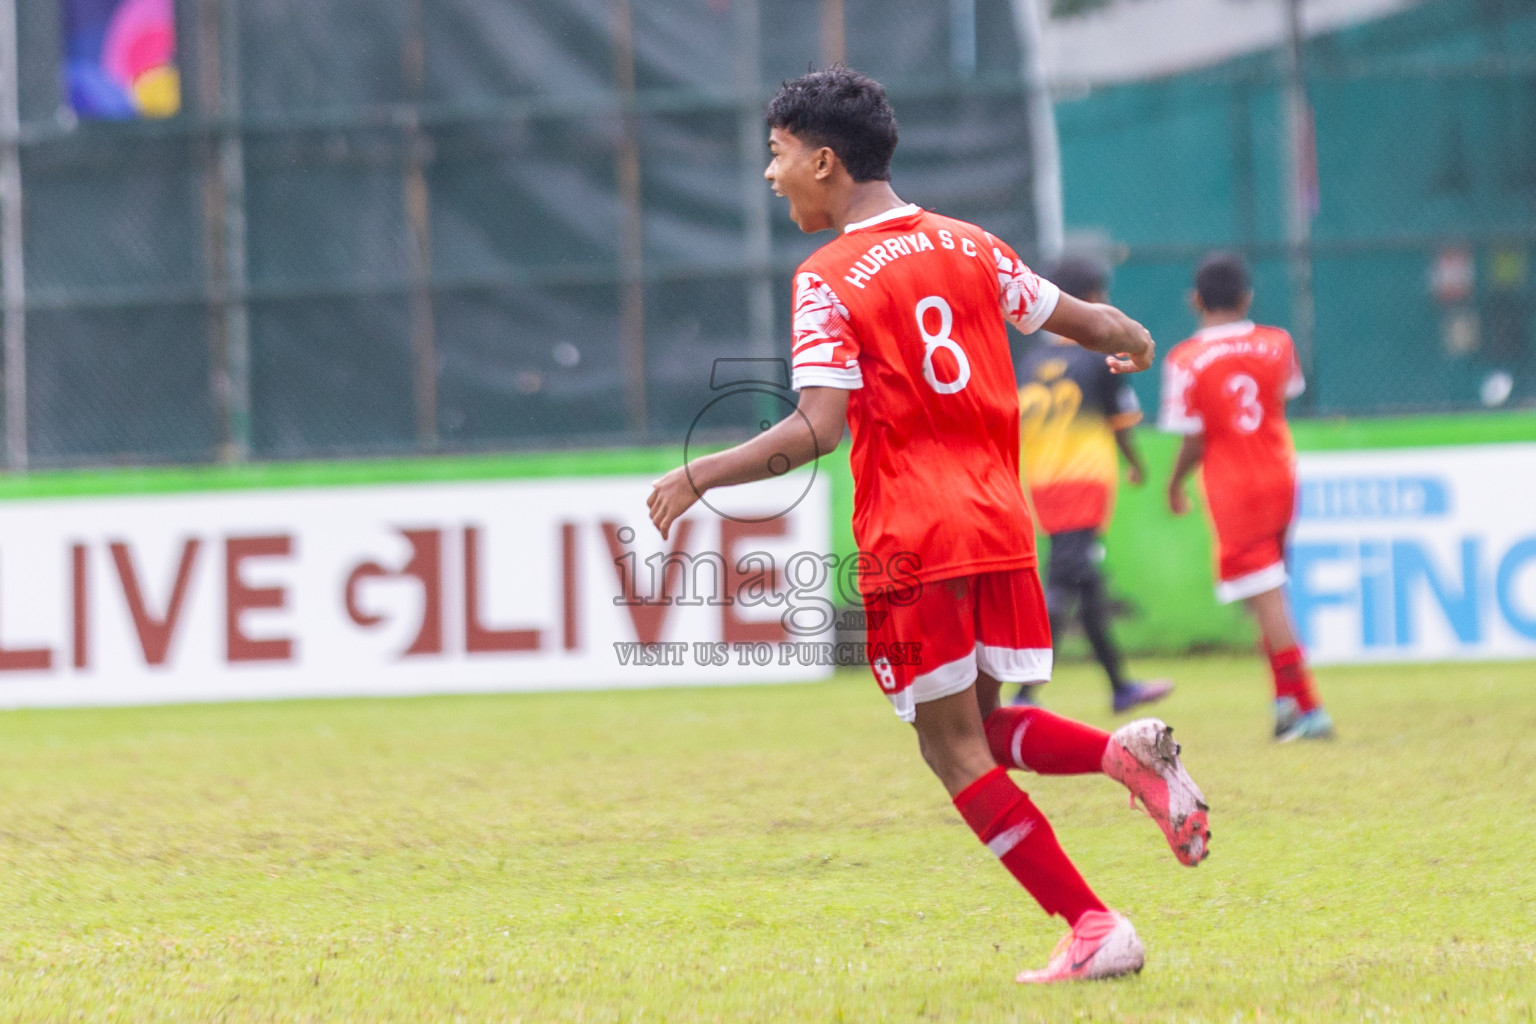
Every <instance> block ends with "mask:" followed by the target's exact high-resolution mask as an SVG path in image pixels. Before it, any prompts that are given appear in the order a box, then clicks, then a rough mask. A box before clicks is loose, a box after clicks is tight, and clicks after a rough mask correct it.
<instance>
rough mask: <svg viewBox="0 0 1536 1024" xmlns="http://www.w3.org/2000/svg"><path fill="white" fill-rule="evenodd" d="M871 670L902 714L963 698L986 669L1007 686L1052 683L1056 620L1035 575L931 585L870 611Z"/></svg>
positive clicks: (874, 604)
mask: <svg viewBox="0 0 1536 1024" xmlns="http://www.w3.org/2000/svg"><path fill="white" fill-rule="evenodd" d="M864 617H865V622H866V624H867V625H868V627H869V637H868V638H869V645H870V649H869V664H870V669H871V670H872V671H873V672H874V674H875V681H876V682H877V683H879V684H880V689H881V690H883V691H884V692H885V695H886V696H887V697H889V698H890V701H891V703H892V704H893V705H894V706H895V708H896V714H898V715H899V716H901V719H902V721H905V722H910V721H912V720H913V718H914V717H915V716H916V707H917V705H918V704H922V703H925V702H927V701H930V700H938V699H939V698H940V697H948V696H949V695H950V694H952V693H959V692H960V691H962V690H964V689H965V688H966V687H968V686H970V685H971V684H973V683H974V682H976V672H977V670H978V669H979V670H980V671H982V672H985V673H987V674H988V675H989V676H991V677H992V678H994V679H997V680H999V681H1001V682H1005V683H1043V682H1045V681H1046V680H1048V679H1050V678H1051V620H1050V616H1049V615H1048V614H1047V612H1046V609H1045V593H1044V592H1043V591H1042V590H1041V589H1040V576H1039V575H1038V574H1037V573H1036V572H1035V570H1034V568H1033V567H1030V568H1027V569H1010V570H1007V571H1004V572H989V573H982V574H981V575H979V576H959V577H956V578H955V579H948V580H936V581H934V582H930V583H924V584H922V585H921V586H920V587H919V588H917V589H915V590H914V591H911V592H908V593H906V594H902V593H900V592H897V593H881V594H879V595H877V596H875V597H871V598H868V599H867V600H866V601H865V606H864Z"/></svg>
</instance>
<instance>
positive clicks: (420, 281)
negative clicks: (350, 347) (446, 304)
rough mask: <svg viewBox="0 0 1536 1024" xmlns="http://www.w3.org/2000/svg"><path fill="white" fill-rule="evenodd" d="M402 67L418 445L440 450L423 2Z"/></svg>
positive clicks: (413, 2)
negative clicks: (424, 124) (424, 115)
mask: <svg viewBox="0 0 1536 1024" xmlns="http://www.w3.org/2000/svg"><path fill="white" fill-rule="evenodd" d="M407 12H408V17H407V20H406V26H405V39H404V41H403V43H402V45H401V53H400V63H401V65H402V70H403V71H404V76H405V87H406V95H407V98H408V102H409V107H408V109H407V111H406V114H405V126H404V132H403V133H402V134H403V141H404V144H405V159H404V163H403V165H402V167H401V169H400V175H401V186H402V188H401V191H402V193H403V195H404V201H405V224H406V233H407V236H408V241H409V246H408V248H409V250H410V251H409V258H410V275H411V288H410V298H409V299H408V303H409V307H410V318H411V365H412V367H413V368H414V374H413V376H414V378H415V379H414V380H413V381H412V385H413V386H412V389H411V390H412V393H413V394H414V395H415V398H416V443H417V445H418V446H419V447H421V448H422V450H424V451H433V450H435V449H436V448H437V329H436V328H437V322H436V318H435V316H434V314H433V304H432V193H431V189H430V188H429V186H428V184H427V172H426V163H427V159H428V147H429V146H430V145H431V142H430V140H429V139H428V138H427V135H426V133H425V132H424V131H422V129H421V106H420V104H421V93H422V89H423V87H424V85H425V83H426V41H425V39H424V38H423V32H422V4H421V0H410V2H409V3H408V4H407Z"/></svg>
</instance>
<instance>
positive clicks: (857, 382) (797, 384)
mask: <svg viewBox="0 0 1536 1024" xmlns="http://www.w3.org/2000/svg"><path fill="white" fill-rule="evenodd" d="M791 386H792V387H793V388H794V389H795V390H796V391H799V390H800V389H801V388H842V389H843V390H844V391H857V390H858V389H859V388H862V387H863V386H864V371H863V370H861V369H859V367H858V364H854V365H853V366H850V367H847V368H839V367H836V366H797V367H795V371H794V377H793V380H792V383H791Z"/></svg>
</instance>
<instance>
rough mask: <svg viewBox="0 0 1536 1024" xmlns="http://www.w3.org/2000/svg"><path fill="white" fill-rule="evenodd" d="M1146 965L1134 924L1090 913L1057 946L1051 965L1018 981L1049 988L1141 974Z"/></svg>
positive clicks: (1110, 915) (1106, 914) (1105, 912)
mask: <svg viewBox="0 0 1536 1024" xmlns="http://www.w3.org/2000/svg"><path fill="white" fill-rule="evenodd" d="M1146 961H1147V954H1146V951H1145V950H1144V949H1143V948H1142V946H1141V939H1140V937H1138V936H1137V934H1136V929H1135V928H1134V927H1132V925H1131V922H1129V921H1127V920H1126V919H1125V918H1123V917H1121V916H1120V915H1119V914H1117V913H1115V912H1114V911H1113V910H1090V911H1088V913H1086V914H1084V915H1083V916H1082V917H1080V918H1078V919H1077V924H1076V925H1075V926H1073V928H1072V930H1071V931H1070V932H1068V933H1067V934H1066V936H1065V937H1063V938H1062V940H1061V941H1060V942H1058V943H1057V944H1056V950H1055V952H1053V953H1052V954H1051V962H1050V963H1048V964H1046V966H1045V967H1044V968H1043V969H1041V970H1038V971H1025V972H1024V973H1022V974H1020V975H1019V977H1018V979H1017V980H1018V982H1019V984H1021V985H1046V984H1050V983H1052V982H1057V981H1096V980H1098V979H1099V978H1118V977H1120V976H1121V975H1123V974H1134V973H1136V972H1137V971H1140V970H1141V966H1142V964H1144V963H1146Z"/></svg>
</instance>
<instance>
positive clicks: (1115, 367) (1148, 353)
mask: <svg viewBox="0 0 1536 1024" xmlns="http://www.w3.org/2000/svg"><path fill="white" fill-rule="evenodd" d="M1136 329H1137V331H1139V332H1140V333H1141V340H1142V342H1143V344H1142V346H1141V350H1140V351H1138V352H1121V353H1118V354H1117V355H1112V356H1105V357H1104V362H1105V364H1106V365H1107V366H1108V367H1109V372H1110V373H1140V372H1141V371H1142V370H1145V369H1147V368H1148V367H1150V366H1151V365H1152V359H1153V357H1154V356H1156V355H1157V343H1156V342H1155V341H1153V340H1152V335H1151V334H1150V333H1149V332H1148V331H1147V329H1146V328H1145V327H1143V326H1141V325H1140V324H1137V325H1136Z"/></svg>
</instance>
